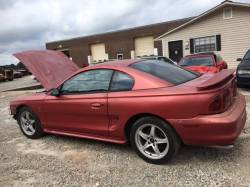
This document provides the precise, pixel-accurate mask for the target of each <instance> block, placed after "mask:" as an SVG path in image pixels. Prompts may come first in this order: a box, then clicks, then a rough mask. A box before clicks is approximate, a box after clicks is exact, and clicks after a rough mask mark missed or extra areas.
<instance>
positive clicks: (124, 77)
mask: <svg viewBox="0 0 250 187" xmlns="http://www.w3.org/2000/svg"><path fill="white" fill-rule="evenodd" d="M133 86H134V79H133V78H132V77H131V76H130V75H128V74H126V73H122V72H119V71H115V73H114V75H113V78H112V82H111V86H110V90H111V91H130V90H132V88H133Z"/></svg>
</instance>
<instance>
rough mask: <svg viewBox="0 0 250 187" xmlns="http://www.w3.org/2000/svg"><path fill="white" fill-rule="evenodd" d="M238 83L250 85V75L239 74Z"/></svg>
mask: <svg viewBox="0 0 250 187" xmlns="http://www.w3.org/2000/svg"><path fill="white" fill-rule="evenodd" d="M236 79H237V85H239V86H250V75H237V77H236Z"/></svg>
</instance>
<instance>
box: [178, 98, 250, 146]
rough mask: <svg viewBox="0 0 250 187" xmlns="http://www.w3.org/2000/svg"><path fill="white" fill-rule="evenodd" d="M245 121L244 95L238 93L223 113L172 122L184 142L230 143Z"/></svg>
mask: <svg viewBox="0 0 250 187" xmlns="http://www.w3.org/2000/svg"><path fill="white" fill-rule="evenodd" d="M245 122H246V102H245V98H244V96H243V95H241V94H238V96H237V97H236V100H235V102H234V104H233V105H232V106H231V107H230V108H229V109H228V110H227V111H226V112H224V113H221V114H216V115H200V116H197V117H195V118H192V119H184V120H175V122H173V124H175V125H174V127H175V128H176V131H177V133H178V134H179V135H180V137H181V139H182V140H183V142H184V143H185V144H188V145H230V144H233V143H234V141H235V140H236V139H237V138H238V136H239V135H240V133H241V131H242V129H243V128H244V125H245Z"/></svg>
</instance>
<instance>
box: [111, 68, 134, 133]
mask: <svg viewBox="0 0 250 187" xmlns="http://www.w3.org/2000/svg"><path fill="white" fill-rule="evenodd" d="M133 86H134V79H133V77H132V76H130V75H128V74H126V73H124V72H121V71H115V72H114V75H113V78H112V82H111V84H110V92H109V93H108V113H109V117H110V124H109V133H110V136H117V131H119V130H118V129H120V130H121V132H123V129H122V128H121V126H122V125H124V124H125V123H126V120H127V115H128V111H127V108H128V105H129V106H131V108H133V104H132V103H131V102H133V100H131V99H127V98H126V97H127V94H131V92H132V89H133ZM132 111H133V109H131V111H130V112H132Z"/></svg>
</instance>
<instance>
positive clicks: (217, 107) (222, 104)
mask: <svg viewBox="0 0 250 187" xmlns="http://www.w3.org/2000/svg"><path fill="white" fill-rule="evenodd" d="M232 101H233V98H232V97H231V93H230V91H229V90H226V91H225V92H224V93H223V94H220V95H217V96H216V97H214V99H213V100H212V102H211V103H210V105H209V113H210V114H217V113H221V112H224V111H225V110H227V109H228V108H229V107H230V106H231V104H232Z"/></svg>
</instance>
